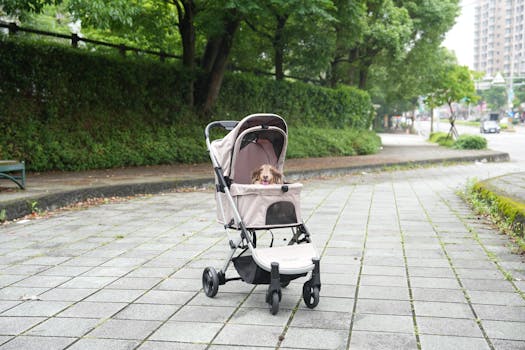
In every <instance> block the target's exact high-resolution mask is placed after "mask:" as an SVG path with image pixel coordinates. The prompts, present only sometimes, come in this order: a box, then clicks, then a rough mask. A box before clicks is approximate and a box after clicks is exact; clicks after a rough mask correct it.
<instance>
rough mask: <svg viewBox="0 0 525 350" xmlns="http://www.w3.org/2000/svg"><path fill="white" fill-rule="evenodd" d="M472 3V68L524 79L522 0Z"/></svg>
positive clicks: (524, 11) (524, 16)
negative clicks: (473, 4)
mask: <svg viewBox="0 0 525 350" xmlns="http://www.w3.org/2000/svg"><path fill="white" fill-rule="evenodd" d="M472 1H475V2H476V3H475V19H474V26H475V30H474V69H475V70H477V71H481V72H485V73H486V74H487V75H489V76H492V77H494V76H495V75H496V74H497V73H501V74H502V75H503V76H504V77H513V78H516V77H525V0H472Z"/></svg>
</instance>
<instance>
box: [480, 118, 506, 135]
mask: <svg viewBox="0 0 525 350" xmlns="http://www.w3.org/2000/svg"><path fill="white" fill-rule="evenodd" d="M500 130H501V128H500V127H499V124H498V122H497V121H495V120H485V121H483V122H481V127H480V128H479V132H480V133H482V134H485V133H493V132H494V133H499V132H500Z"/></svg>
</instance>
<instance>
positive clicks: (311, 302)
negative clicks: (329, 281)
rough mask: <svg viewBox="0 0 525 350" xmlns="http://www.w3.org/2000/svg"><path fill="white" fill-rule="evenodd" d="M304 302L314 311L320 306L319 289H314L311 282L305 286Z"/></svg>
mask: <svg viewBox="0 0 525 350" xmlns="http://www.w3.org/2000/svg"><path fill="white" fill-rule="evenodd" d="M303 300H304V303H305V304H306V306H308V308H309V309H313V308H315V307H316V306H317V304H319V287H317V286H316V287H312V284H311V282H310V281H306V282H305V283H304V284H303Z"/></svg>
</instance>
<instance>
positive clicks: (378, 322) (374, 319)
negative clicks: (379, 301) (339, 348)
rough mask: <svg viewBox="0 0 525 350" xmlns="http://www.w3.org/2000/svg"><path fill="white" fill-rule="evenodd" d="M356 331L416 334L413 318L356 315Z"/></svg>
mask: <svg viewBox="0 0 525 350" xmlns="http://www.w3.org/2000/svg"><path fill="white" fill-rule="evenodd" d="M353 329H355V330H356V331H381V332H393V333H414V323H413V320H412V316H403V315H375V314H356V316H355V319H354V327H353Z"/></svg>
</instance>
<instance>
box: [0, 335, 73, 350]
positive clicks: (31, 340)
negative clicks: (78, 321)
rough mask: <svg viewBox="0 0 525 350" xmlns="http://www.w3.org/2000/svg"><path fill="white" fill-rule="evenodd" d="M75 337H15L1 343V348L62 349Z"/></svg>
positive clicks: (13, 349) (27, 349) (14, 349)
mask: <svg viewBox="0 0 525 350" xmlns="http://www.w3.org/2000/svg"><path fill="white" fill-rule="evenodd" d="M75 340H76V339H75V338H65V337H28V336H20V337H16V338H14V339H13V340H11V341H10V342H8V343H6V344H4V345H2V346H1V347H0V348H1V349H2V350H11V349H12V350H21V349H24V350H44V349H45V350H54V349H56V350H62V349H64V348H65V347H66V346H68V345H69V344H71V343H73V342H74V341H75Z"/></svg>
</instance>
